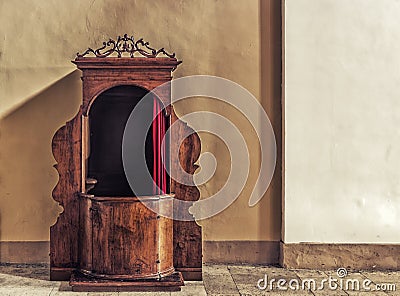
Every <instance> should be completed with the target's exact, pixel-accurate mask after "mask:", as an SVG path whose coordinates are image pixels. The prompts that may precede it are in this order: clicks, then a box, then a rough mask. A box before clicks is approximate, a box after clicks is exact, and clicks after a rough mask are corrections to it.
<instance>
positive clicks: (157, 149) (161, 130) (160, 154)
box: [152, 98, 167, 194]
mask: <svg viewBox="0 0 400 296" xmlns="http://www.w3.org/2000/svg"><path fill="white" fill-rule="evenodd" d="M163 113H164V111H163V110H162V108H161V103H160V101H159V100H158V99H157V98H154V99H153V118H154V119H153V123H152V135H153V180H154V185H153V194H165V193H166V192H167V172H166V170H165V165H164V164H163V163H162V160H163V159H164V161H165V160H166V159H165V156H166V154H165V153H166V148H165V144H164V145H163V144H162V141H163V139H164V136H165V129H166V122H165V120H166V119H165V117H164V115H163ZM157 187H158V188H157Z"/></svg>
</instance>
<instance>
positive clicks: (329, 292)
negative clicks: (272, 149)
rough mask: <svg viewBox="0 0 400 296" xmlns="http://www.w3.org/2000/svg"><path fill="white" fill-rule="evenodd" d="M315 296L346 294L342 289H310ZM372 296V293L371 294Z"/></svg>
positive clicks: (340, 295)
mask: <svg viewBox="0 0 400 296" xmlns="http://www.w3.org/2000/svg"><path fill="white" fill-rule="evenodd" d="M312 294H313V295H315V296H347V295H348V294H347V293H346V292H345V291H343V290H327V289H325V290H315V291H312ZM371 296H373V295H371Z"/></svg>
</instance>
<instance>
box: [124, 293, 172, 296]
mask: <svg viewBox="0 0 400 296" xmlns="http://www.w3.org/2000/svg"><path fill="white" fill-rule="evenodd" d="M171 293H172V292H119V293H118V296H171Z"/></svg>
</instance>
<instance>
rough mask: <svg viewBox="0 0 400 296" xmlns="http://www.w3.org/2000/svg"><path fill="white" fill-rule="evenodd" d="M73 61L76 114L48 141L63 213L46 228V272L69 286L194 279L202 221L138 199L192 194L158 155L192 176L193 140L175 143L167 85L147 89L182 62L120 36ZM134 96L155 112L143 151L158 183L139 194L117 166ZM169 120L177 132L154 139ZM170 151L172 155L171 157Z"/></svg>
mask: <svg viewBox="0 0 400 296" xmlns="http://www.w3.org/2000/svg"><path fill="white" fill-rule="evenodd" d="M73 63H74V64H76V66H77V67H78V69H79V70H81V71H82V86H83V99H82V104H81V106H80V108H79V111H78V114H77V115H76V116H75V117H74V118H73V119H72V120H71V121H69V122H67V123H66V125H65V126H63V127H61V128H60V129H59V130H58V131H57V132H56V134H55V135H54V138H53V142H52V149H53V154H54V157H55V159H56V162H57V163H56V165H55V167H56V169H57V171H58V173H59V181H58V184H57V185H56V187H55V188H54V190H53V198H54V200H56V201H57V202H59V204H60V205H61V206H62V207H63V209H64V210H63V212H62V213H61V214H60V216H59V217H58V220H57V222H56V223H55V224H54V225H53V226H52V227H51V229H50V240H51V242H50V262H51V263H50V276H51V279H52V280H70V284H71V285H72V288H73V290H74V291H124V290H128V291H129V290H133V291H134V290H160V289H161V290H170V291H171V290H178V289H180V288H179V287H180V286H181V285H183V279H188V280H200V279H201V263H202V242H201V228H200V227H199V226H198V225H197V224H196V222H194V221H176V220H173V219H170V218H167V217H165V216H163V215H159V213H156V212H154V211H152V210H151V209H149V207H147V206H146V203H147V205H149V204H152V205H153V206H155V207H164V208H165V209H164V211H172V209H173V206H172V205H173V201H174V199H181V200H187V201H195V200H198V198H199V191H198V189H197V188H196V186H195V185H194V184H190V185H184V184H180V183H178V182H177V181H175V180H174V179H172V178H170V177H169V174H168V173H167V172H166V170H165V168H164V167H163V166H162V165H161V163H162V162H161V158H162V157H161V156H163V158H164V159H167V160H168V165H170V168H171V170H174V169H175V168H176V167H177V166H178V165H181V166H182V168H183V169H184V171H186V172H187V173H189V174H193V173H194V171H195V170H196V168H197V167H196V165H195V164H194V163H195V162H196V161H197V158H198V157H199V153H200V140H199V137H198V136H197V134H196V133H192V134H191V135H190V136H188V137H187V138H186V139H185V140H184V141H183V142H182V143H181V144H179V143H178V142H179V141H176V139H177V138H178V136H179V135H178V134H179V133H182V134H185V133H186V132H187V129H190V127H188V126H187V124H185V123H184V122H182V121H180V120H179V118H178V117H177V116H176V114H175V112H174V109H173V106H171V105H169V104H170V89H167V91H164V93H162V94H160V96H156V95H153V96H146V94H147V93H149V92H150V91H152V90H153V89H155V88H156V87H158V86H160V85H162V84H164V83H166V82H168V81H170V80H171V79H172V76H171V74H172V72H173V71H174V70H175V68H176V67H177V66H178V65H179V64H180V63H181V62H180V61H178V60H177V59H176V58H175V54H169V53H168V52H167V51H165V50H164V49H163V48H162V49H159V50H156V49H154V48H151V47H150V45H149V43H148V42H145V41H144V40H143V39H138V40H135V39H134V38H133V37H130V36H128V35H126V34H125V35H124V36H122V37H121V36H120V37H118V38H117V40H112V39H110V40H109V41H107V42H104V43H103V46H102V47H100V48H98V49H95V50H94V49H91V48H89V49H88V50H87V51H85V52H84V53H83V54H77V57H76V59H75V60H74V61H73ZM142 99H143V100H148V101H146V102H145V103H146V104H147V106H148V108H147V109H146V108H145V110H147V111H146V112H142V113H143V114H142V115H141V116H142V117H146V116H153V117H152V118H154V119H153V121H152V123H151V127H150V128H149V129H148V132H147V136H146V140H145V144H144V147H145V152H144V153H145V159H146V164H147V169H148V172H149V173H150V174H151V176H152V178H153V180H154V183H155V184H157V188H158V189H157V190H155V189H154V187H153V186H149V188H147V189H146V188H145V189H144V191H143V196H140V198H138V196H136V195H135V193H134V192H133V190H132V189H131V187H130V185H129V183H128V181H127V177H126V175H125V172H124V168H123V160H122V140H123V134H124V129H125V126H126V123H127V120H128V117H129V116H130V114H131V112H132V110H133V109H134V108H135V106H136V105H137V104H138V103H139V102H141V100H142ZM146 104H145V105H146ZM166 105H169V106H168V107H167V108H166V109H165V110H161V109H162V108H161V106H166ZM173 123H176V124H177V125H178V129H175V130H176V132H175V133H172V134H171V136H170V138H169V139H166V141H165V142H164V144H163V145H162V143H161V139H162V138H163V137H165V135H166V130H167V129H168V127H169V126H171V125H172V124H173ZM143 128H146V127H144V126H141V125H140V124H138V125H137V126H135V127H134V129H143ZM175 138H176V139H175ZM174 145H175V146H176V145H179V147H175V146H174ZM174 149H175V150H176V151H179V153H177V154H171V155H170V153H169V152H170V151H171V150H174ZM132 153H133V154H134V153H141V151H139V152H138V151H132ZM131 157H135V155H132V156H131ZM138 170H139V168H138ZM137 173H138V174H139V175H140V174H141V171H138V172H137ZM186 184H187V183H186Z"/></svg>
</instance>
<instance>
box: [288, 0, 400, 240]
mask: <svg viewBox="0 0 400 296" xmlns="http://www.w3.org/2000/svg"><path fill="white" fill-rule="evenodd" d="M285 2H286V5H285V118H286V121H285V126H286V127H285V134H286V137H285V142H286V144H285V150H286V153H285V210H284V212H285V214H284V215H285V217H284V218H285V226H284V228H285V235H284V241H285V242H286V243H297V242H325V243H326V242H332V243H400V235H399V233H400V220H399V217H400V182H399V179H400V171H399V163H400V154H399V151H400V141H399V135H400V134H399V126H400V112H399V110H400V100H399V85H400V71H399V69H400V68H399V64H400V55H399V49H400V18H399V15H400V2H399V1H395V0H382V1H375V0H352V1H348V0H314V1H313V0H286V1H285Z"/></svg>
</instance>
